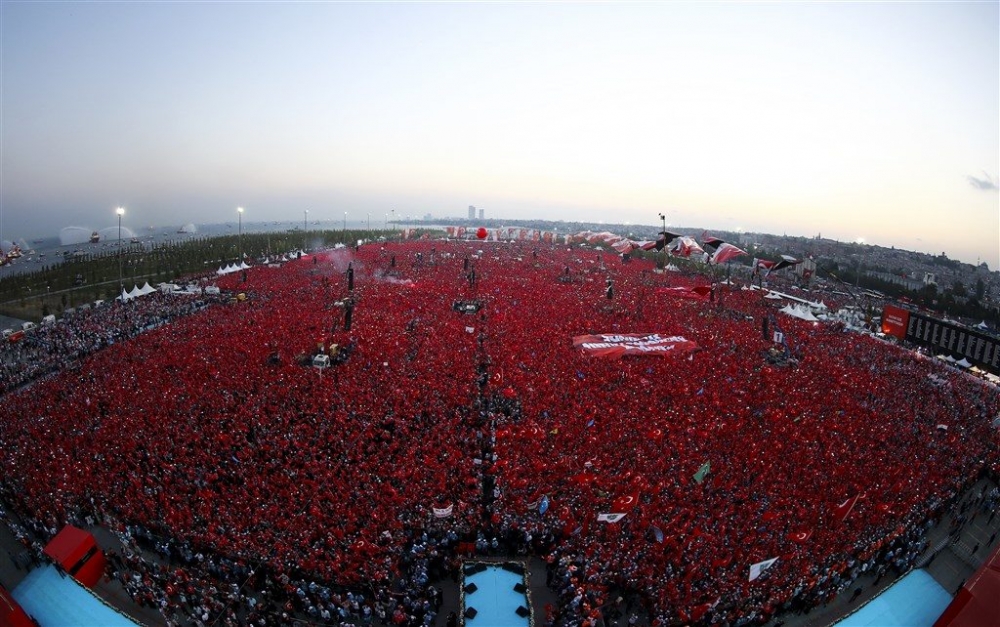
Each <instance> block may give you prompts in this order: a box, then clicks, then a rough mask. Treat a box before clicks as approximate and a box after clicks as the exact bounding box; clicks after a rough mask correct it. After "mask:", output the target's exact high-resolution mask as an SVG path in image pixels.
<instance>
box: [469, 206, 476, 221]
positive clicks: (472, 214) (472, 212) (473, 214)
mask: <svg viewBox="0 0 1000 627" xmlns="http://www.w3.org/2000/svg"><path fill="white" fill-rule="evenodd" d="M469 219H470V220H475V219H476V208H475V207H473V206H472V205H469Z"/></svg>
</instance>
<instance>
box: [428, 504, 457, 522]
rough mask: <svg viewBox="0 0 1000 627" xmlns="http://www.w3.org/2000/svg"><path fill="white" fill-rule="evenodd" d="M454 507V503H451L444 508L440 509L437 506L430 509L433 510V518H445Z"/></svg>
mask: <svg viewBox="0 0 1000 627" xmlns="http://www.w3.org/2000/svg"><path fill="white" fill-rule="evenodd" d="M454 507H455V504H454V503H452V504H451V505H449V506H448V507H444V508H440V509H439V508H437V507H432V508H431V509H433V510H434V518H447V517H449V516H451V512H452V509H453V508H454Z"/></svg>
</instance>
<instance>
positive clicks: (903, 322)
mask: <svg viewBox="0 0 1000 627" xmlns="http://www.w3.org/2000/svg"><path fill="white" fill-rule="evenodd" d="M909 323H910V312H908V311H906V310H905V309H900V308H899V307H893V306H892V305H886V306H885V309H883V310H882V333H885V334H886V335H892V336H895V337H898V338H899V339H901V340H905V339H906V327H907V325H908V324H909Z"/></svg>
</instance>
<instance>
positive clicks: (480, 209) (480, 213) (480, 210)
mask: <svg viewBox="0 0 1000 627" xmlns="http://www.w3.org/2000/svg"><path fill="white" fill-rule="evenodd" d="M484 215H485V210H484V209H483V208H482V207H480V208H479V219H480V220H482V219H483V217H484Z"/></svg>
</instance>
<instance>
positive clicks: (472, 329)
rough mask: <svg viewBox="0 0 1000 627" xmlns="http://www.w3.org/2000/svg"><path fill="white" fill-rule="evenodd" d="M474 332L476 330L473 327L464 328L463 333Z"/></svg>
mask: <svg viewBox="0 0 1000 627" xmlns="http://www.w3.org/2000/svg"><path fill="white" fill-rule="evenodd" d="M475 330H476V328H475V327H465V332H466V333H474V332H475Z"/></svg>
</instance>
